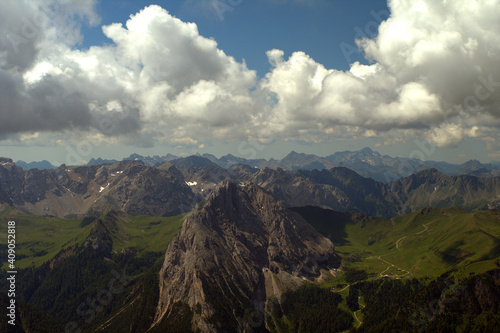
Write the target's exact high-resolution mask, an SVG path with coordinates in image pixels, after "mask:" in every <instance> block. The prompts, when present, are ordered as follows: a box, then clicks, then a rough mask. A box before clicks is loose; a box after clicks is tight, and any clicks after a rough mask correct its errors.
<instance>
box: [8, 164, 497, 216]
mask: <svg viewBox="0 0 500 333" xmlns="http://www.w3.org/2000/svg"><path fill="white" fill-rule="evenodd" d="M198 159H199V158H194V160H198ZM1 161H2V162H1V164H0V204H6V205H9V206H13V207H16V208H17V209H19V210H21V211H23V212H26V213H30V214H37V215H45V216H58V217H65V216H71V215H76V216H88V215H96V214H97V215H98V214H102V213H103V212H106V211H108V210H110V209H114V210H119V211H124V212H126V213H128V214H134V215H156V216H173V215H178V214H180V213H184V212H189V211H191V210H192V209H193V208H194V207H195V206H196V205H197V204H198V203H200V202H202V201H203V200H206V199H207V198H208V196H209V195H210V193H211V192H212V191H213V190H214V189H215V188H216V186H217V185H218V184H219V183H220V182H221V181H223V180H231V181H233V182H236V183H238V184H243V185H244V184H255V185H258V186H260V187H262V188H264V189H266V190H268V191H269V192H271V193H272V194H273V195H274V196H275V197H276V198H278V199H279V200H282V201H283V202H284V203H285V205H286V206H288V207H294V206H304V205H313V206H321V207H328V208H331V209H334V210H337V211H356V212H362V213H366V214H369V215H373V216H380V217H386V218H389V217H392V216H395V215H398V214H406V213H409V212H412V211H414V210H416V209H420V208H424V207H449V206H459V207H463V208H466V209H488V208H489V209H492V208H497V207H499V203H500V198H499V193H500V177H476V176H472V175H460V176H447V175H445V174H443V173H441V172H440V171H438V170H436V169H430V170H424V171H421V172H418V173H416V174H413V175H411V176H408V177H405V178H401V179H398V180H396V181H392V182H390V183H382V182H377V181H375V180H373V179H371V178H365V177H362V176H361V175H359V174H357V173H356V172H354V171H352V170H350V169H347V168H345V167H335V168H332V169H330V170H321V171H319V170H312V171H310V170H298V171H285V170H284V169H281V168H277V169H275V170H272V169H268V168H264V169H255V168H251V167H248V166H243V165H238V166H233V167H231V168H229V169H224V168H221V167H219V166H217V165H213V164H209V165H206V166H203V167H192V166H191V164H190V163H187V164H188V165H189V168H187V169H180V168H177V167H176V166H175V165H174V164H173V163H171V162H166V163H164V164H162V165H160V166H158V167H150V166H146V165H144V163H143V162H141V161H136V160H134V161H126V162H116V163H114V164H110V165H93V166H71V167H68V166H65V165H62V166H60V167H59V168H57V169H55V170H38V169H31V170H28V171H24V170H23V169H22V168H20V167H18V166H17V165H16V164H14V163H13V161H12V160H10V159H5V158H3V159H2V160H1Z"/></svg>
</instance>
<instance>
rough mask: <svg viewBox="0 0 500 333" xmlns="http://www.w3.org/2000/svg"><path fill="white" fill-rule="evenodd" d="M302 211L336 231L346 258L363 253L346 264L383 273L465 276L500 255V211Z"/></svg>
mask: <svg viewBox="0 0 500 333" xmlns="http://www.w3.org/2000/svg"><path fill="white" fill-rule="evenodd" d="M298 212H299V213H301V214H302V215H303V216H304V217H305V218H306V219H307V220H308V221H309V222H310V223H311V224H313V225H314V226H315V227H316V228H317V229H318V231H320V232H321V233H322V234H324V235H327V236H328V235H330V236H331V239H332V241H334V242H335V243H336V245H337V246H336V251H337V252H338V253H339V254H340V255H341V256H343V258H344V259H346V258H348V257H349V256H353V255H354V256H356V257H358V258H359V259H360V260H359V261H357V258H353V259H354V262H349V261H348V260H344V263H346V265H348V266H350V267H354V268H358V269H364V270H366V271H367V272H368V273H372V274H376V275H377V277H380V275H381V273H382V274H383V275H386V274H387V275H391V273H392V275H391V276H392V277H397V276H400V277H401V276H404V277H417V278H418V277H426V276H427V277H436V276H439V275H441V274H443V273H444V272H446V271H449V270H451V269H457V270H458V273H459V274H460V275H463V276H465V275H468V274H469V273H470V272H477V273H480V272H484V271H486V270H488V269H493V268H495V267H497V264H498V262H499V261H500V239H499V237H500V211H478V212H473V213H469V212H467V211H464V210H462V209H459V208H448V209H421V210H419V211H417V212H414V213H412V214H409V215H404V216H398V217H396V218H394V219H392V220H384V219H376V218H371V217H366V216H363V215H361V214H340V213H336V212H332V211H324V210H323V211H318V209H314V211H311V210H310V211H307V210H305V209H299V211H298ZM403 237H404V238H403ZM370 238H371V239H372V242H373V240H375V242H374V243H373V244H372V245H368V243H369V240H370ZM396 244H397V245H398V246H396ZM398 269H400V270H398ZM333 280H335V284H336V283H338V282H341V281H339V280H338V279H332V281H330V282H331V283H332V284H333Z"/></svg>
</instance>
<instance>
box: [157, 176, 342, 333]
mask: <svg viewBox="0 0 500 333" xmlns="http://www.w3.org/2000/svg"><path fill="white" fill-rule="evenodd" d="M339 265H340V258H339V257H338V256H337V255H336V254H335V252H334V247H333V244H332V243H331V241H330V240H328V239H326V238H325V237H323V236H321V235H320V234H319V233H317V232H316V231H315V230H314V229H313V228H312V227H311V226H310V225H309V224H308V223H307V222H306V221H305V220H303V219H302V218H301V217H300V216H299V215H298V214H296V213H294V212H292V211H289V210H287V209H286V208H285V206H284V205H283V204H282V203H281V202H279V201H277V200H276V199H275V198H274V197H273V196H272V195H271V194H270V193H268V192H267V191H265V190H263V189H262V188H260V187H258V186H256V185H247V186H239V185H236V184H235V183H232V182H228V181H224V182H222V183H221V184H220V185H219V186H218V187H217V188H216V189H215V191H213V193H212V194H211V195H210V197H209V199H208V201H207V203H206V205H205V206H204V207H203V208H201V209H199V210H197V211H194V212H193V213H192V214H191V215H190V216H189V217H188V218H187V219H186V221H185V223H184V225H183V227H182V230H181V231H180V232H179V234H178V235H177V237H176V238H175V239H174V240H173V241H172V243H171V244H170V245H169V247H168V250H167V252H166V254H165V261H164V264H163V266H162V269H161V271H160V301H159V305H158V309H157V314H156V323H159V322H160V321H161V320H162V318H163V317H165V316H168V315H169V312H170V311H171V310H172V307H173V305H174V303H175V302H178V301H181V302H184V303H187V304H188V305H189V306H190V307H191V308H193V309H194V316H193V321H192V324H193V328H200V329H201V330H202V331H203V332H223V331H228V332H235V331H236V330H237V329H240V330H242V331H245V330H246V327H247V328H248V320H247V319H245V318H246V317H248V314H249V313H253V317H254V322H253V326H252V327H253V329H254V330H255V329H257V331H259V329H261V330H264V325H265V323H264V309H265V303H266V300H267V299H268V298H269V297H271V296H276V297H277V298H278V299H279V298H280V296H281V294H282V293H283V292H284V291H285V290H286V289H288V288H291V287H292V288H293V287H295V286H298V285H299V284H301V283H302V282H303V281H304V280H306V279H314V278H318V277H320V275H321V269H330V268H336V267H338V266H339ZM257 317H258V318H259V319H260V320H257V319H256V318H257Z"/></svg>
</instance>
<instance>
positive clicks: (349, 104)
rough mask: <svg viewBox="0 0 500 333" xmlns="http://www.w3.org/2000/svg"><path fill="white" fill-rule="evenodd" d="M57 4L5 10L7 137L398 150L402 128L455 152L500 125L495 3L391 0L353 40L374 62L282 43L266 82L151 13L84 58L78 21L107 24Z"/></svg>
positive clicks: (191, 32)
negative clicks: (286, 48)
mask: <svg viewBox="0 0 500 333" xmlns="http://www.w3.org/2000/svg"><path fill="white" fill-rule="evenodd" d="M54 3H55V4H57V8H53V6H52V7H51V6H47V5H46V2H44V1H41V0H40V1H27V0H24V1H23V0H20V1H14V0H6V2H4V3H3V4H2V6H3V10H2V12H1V13H0V30H1V31H2V32H7V33H4V34H0V50H2V51H0V133H1V134H2V138H5V137H8V136H9V135H11V137H14V136H16V137H20V136H22V135H27V134H29V133H30V132H37V133H38V132H42V133H47V132H50V133H58V132H60V133H64V135H67V133H68V131H70V132H71V133H77V134H78V135H80V134H81V133H90V134H91V135H92V136H93V137H97V138H100V139H101V140H110V138H113V140H121V142H123V143H130V144H131V143H134V144H141V145H143V146H151V145H154V144H155V143H158V142H169V143H172V144H175V145H177V144H178V145H186V146H189V145H193V146H197V145H200V144H202V143H203V142H204V141H205V140H210V139H213V138H216V139H221V140H231V139H235V138H248V137H253V138H262V137H266V138H267V137H270V136H272V137H273V138H276V139H284V140H304V141H309V142H321V141H325V140H331V139H333V138H349V137H350V138H356V137H377V136H378V137H384V139H385V140H386V141H387V142H391V141H395V140H396V141H398V140H401V138H399V137H397V136H398V135H401V133H404V139H407V138H408V137H410V136H425V137H427V138H429V139H431V140H433V141H434V142H435V143H436V144H437V145H439V146H453V145H457V144H458V143H460V141H461V140H462V139H463V138H465V137H481V136H486V135H490V136H492V135H493V136H495V135H496V134H495V133H496V132H497V131H496V129H498V127H499V126H500V111H499V110H500V11H498V10H497V9H498V8H499V5H500V1H499V0H488V1H487V0H478V1H474V2H471V1H465V0H456V1H444V0H443V1H435V0H417V1H406V0H391V1H389V8H390V10H391V15H390V17H389V18H388V19H387V20H385V21H383V22H382V23H381V24H380V27H379V33H378V35H377V36H376V37H375V38H372V39H368V38H366V39H361V40H358V41H357V44H358V46H359V47H360V49H361V50H362V51H363V52H364V53H365V55H366V57H367V59H369V60H370V61H371V64H369V65H364V64H360V63H359V62H356V63H353V64H351V67H350V70H348V71H339V70H335V69H329V68H326V67H325V66H324V65H322V64H320V63H318V62H316V61H315V60H314V59H313V58H311V57H310V56H309V55H307V54H306V53H304V52H301V51H298V52H295V53H293V54H292V55H291V56H290V57H289V58H288V59H285V57H284V52H283V51H281V50H277V49H273V50H269V51H268V52H267V56H268V59H269V63H270V64H271V66H272V68H271V70H270V71H269V72H268V73H267V74H266V75H265V77H263V78H260V79H259V78H257V76H256V72H255V71H253V70H251V69H248V68H247V66H246V64H245V62H244V61H237V60H236V59H234V58H233V57H231V56H230V55H227V54H225V53H224V51H223V50H221V49H219V48H218V45H217V42H216V41H215V40H213V39H209V38H205V37H203V36H201V35H200V33H199V31H198V28H197V26H196V24H195V23H186V22H183V21H181V20H179V19H178V18H175V17H173V16H172V15H170V13H169V12H168V11H166V10H165V9H163V8H161V7H159V6H156V5H153V6H148V7H146V8H145V9H143V10H142V11H140V12H139V13H136V14H134V15H131V17H130V19H129V20H128V21H127V23H126V24H125V25H122V24H111V25H109V26H104V27H103V32H104V34H105V35H106V36H107V37H108V38H110V39H111V40H112V41H113V43H112V44H111V45H108V46H95V47H91V48H90V49H88V50H79V49H78V47H76V46H77V45H78V43H79V42H80V41H81V38H82V36H81V35H80V24H82V23H81V22H84V24H90V25H95V24H98V23H99V17H98V15H97V14H96V11H95V6H96V0H85V1H78V2H77V1H67V0H66V1H62V0H60V1H55V2H54ZM43 6H45V7H43ZM41 9H42V10H41ZM56 9H57V10H58V15H54V10H56ZM40 12H42V13H45V14H46V15H47V16H48V17H50V16H51V15H52V16H53V18H54V19H51V20H44V17H41V16H39V15H38V14H37V13H40ZM75 18H77V19H76V20H75ZM74 22H80V23H74ZM270 133H272V135H271V134H270ZM492 133H493V134H492Z"/></svg>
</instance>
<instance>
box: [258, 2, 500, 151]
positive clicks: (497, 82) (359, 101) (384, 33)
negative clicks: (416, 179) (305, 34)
mask: <svg viewBox="0 0 500 333" xmlns="http://www.w3.org/2000/svg"><path fill="white" fill-rule="evenodd" d="M499 5H500V3H499V1H474V2H470V1H465V0H463V1H460V0H459V1H431V0H419V1H411V2H410V1H405V0H391V1H389V7H390V10H391V16H390V17H389V18H388V19H387V20H386V21H384V22H382V23H381V25H380V27H379V34H378V36H377V37H376V38H373V39H368V38H366V39H362V40H358V41H357V43H358V45H359V47H360V48H361V49H362V50H363V51H364V53H365V55H366V57H367V58H368V59H369V60H371V61H372V62H373V64H372V65H362V64H359V63H354V64H352V65H351V69H350V71H346V72H344V71H336V70H327V69H325V68H324V67H323V65H321V64H319V63H316V62H315V61H314V60H313V59H311V58H310V57H309V56H308V55H306V54H304V53H303V52H296V53H294V54H292V55H291V56H290V58H289V59H288V60H286V61H285V60H284V59H283V52H281V51H279V50H272V51H269V52H268V58H269V62H270V63H271V64H272V65H273V69H272V71H271V72H270V73H268V74H267V75H266V78H265V80H264V82H263V87H264V88H265V89H267V90H268V91H270V92H271V93H273V94H275V96H276V98H277V100H278V104H277V106H276V108H275V111H276V112H277V113H278V114H280V116H281V119H286V124H283V123H280V124H276V126H280V127H281V128H282V129H283V130H284V131H285V132H287V134H288V135H297V136H300V135H303V132H304V130H308V131H313V132H319V131H321V129H322V128H323V129H324V128H325V127H330V128H334V127H337V129H338V126H339V125H345V126H350V127H351V128H352V126H358V127H359V129H360V131H366V130H369V131H370V133H372V134H373V132H371V131H379V132H380V133H381V134H384V133H387V132H388V130H390V129H394V128H399V129H420V130H422V131H421V134H422V135H426V136H427V137H429V138H431V139H432V140H434V141H435V143H436V144H438V145H440V146H451V145H455V144H457V143H459V142H460V141H461V140H462V138H463V137H465V136H471V135H470V134H471V133H474V134H475V135H477V132H478V131H479V132H480V131H481V129H482V128H481V125H484V124H485V123H487V122H485V121H484V120H486V119H488V121H489V122H490V124H492V122H491V121H493V122H496V123H497V124H498V118H499V116H500V113H499V110H500V108H499V106H500V91H499V89H500V65H499V64H500V62H499V61H500V12H499V11H498V10H497V9H498V8H499V7H498V6H499ZM478 126H479V127H478ZM287 130H289V131H287ZM301 133H302V134H301ZM325 134H327V135H326V137H328V132H325Z"/></svg>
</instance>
